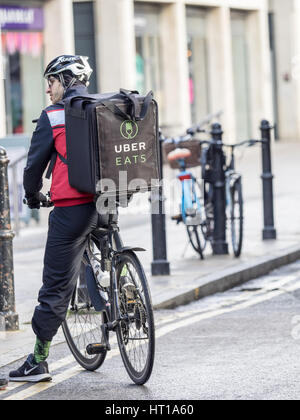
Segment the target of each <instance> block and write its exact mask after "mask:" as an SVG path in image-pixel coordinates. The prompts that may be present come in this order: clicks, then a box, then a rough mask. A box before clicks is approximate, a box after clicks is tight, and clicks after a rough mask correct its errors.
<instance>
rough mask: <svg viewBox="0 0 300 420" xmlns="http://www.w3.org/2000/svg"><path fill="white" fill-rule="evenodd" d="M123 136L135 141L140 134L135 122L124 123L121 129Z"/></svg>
mask: <svg viewBox="0 0 300 420" xmlns="http://www.w3.org/2000/svg"><path fill="white" fill-rule="evenodd" d="M120 132H121V136H122V137H124V139H126V140H131V139H134V138H135V137H136V135H137V133H138V132H139V127H138V125H137V123H136V122H134V121H130V120H127V121H124V122H123V123H122V124H121V127H120Z"/></svg>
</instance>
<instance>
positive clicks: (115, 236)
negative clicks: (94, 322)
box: [89, 216, 145, 331]
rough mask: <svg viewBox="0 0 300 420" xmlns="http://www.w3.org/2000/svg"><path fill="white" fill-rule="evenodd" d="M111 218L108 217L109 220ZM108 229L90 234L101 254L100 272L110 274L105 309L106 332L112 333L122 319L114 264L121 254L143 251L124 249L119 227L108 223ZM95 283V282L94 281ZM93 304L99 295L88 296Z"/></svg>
mask: <svg viewBox="0 0 300 420" xmlns="http://www.w3.org/2000/svg"><path fill="white" fill-rule="evenodd" d="M111 218H112V217H111V216H110V219H111ZM108 225H109V226H108V228H97V229H96V230H95V231H94V232H92V234H91V239H92V241H93V242H94V243H96V244H97V243H98V245H99V246H98V245H97V246H98V248H99V250H100V252H101V260H98V262H99V263H101V270H102V271H108V272H110V288H109V293H110V296H109V304H110V305H109V306H108V307H107V309H105V310H104V311H105V313H106V318H107V321H108V322H107V324H106V327H107V329H108V331H114V330H115V328H116V326H117V325H118V323H119V322H120V321H121V320H122V319H123V317H122V315H121V311H120V307H119V299H118V288H117V276H116V262H117V258H118V256H120V255H121V254H122V253H123V252H127V251H133V252H134V251H136V252H139V251H145V249H143V248H134V247H124V245H123V241H122V239H121V236H120V232H119V227H118V225H117V223H116V222H111V221H110V222H109V224H108ZM90 258H95V256H94V255H93V253H92V252H91V251H90V252H89V259H90ZM94 283H95V281H94ZM90 297H91V299H92V303H94V302H93V298H94V299H97V298H99V293H98V292H97V294H96V295H95V296H90Z"/></svg>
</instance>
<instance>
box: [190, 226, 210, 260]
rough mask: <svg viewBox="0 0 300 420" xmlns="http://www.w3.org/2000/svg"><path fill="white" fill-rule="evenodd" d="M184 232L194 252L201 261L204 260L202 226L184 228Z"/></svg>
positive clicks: (204, 240) (204, 244) (204, 241)
mask: <svg viewBox="0 0 300 420" xmlns="http://www.w3.org/2000/svg"><path fill="white" fill-rule="evenodd" d="M186 230H187V234H188V237H189V241H190V244H191V245H192V247H193V248H194V250H195V251H196V252H197V253H198V254H199V255H200V257H201V259H202V260H204V255H203V252H204V250H205V248H206V239H205V235H204V233H203V229H202V226H200V225H197V226H186Z"/></svg>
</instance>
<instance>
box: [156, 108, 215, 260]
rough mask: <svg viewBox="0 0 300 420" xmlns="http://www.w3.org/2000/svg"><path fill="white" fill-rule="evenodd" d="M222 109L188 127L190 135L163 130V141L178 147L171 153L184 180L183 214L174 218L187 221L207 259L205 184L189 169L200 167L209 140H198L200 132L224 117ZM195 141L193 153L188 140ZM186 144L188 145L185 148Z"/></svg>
mask: <svg viewBox="0 0 300 420" xmlns="http://www.w3.org/2000/svg"><path fill="white" fill-rule="evenodd" d="M221 114H222V111H220V112H218V113H216V114H210V115H208V116H207V117H206V118H205V119H204V120H203V121H202V122H201V123H200V124H196V125H195V126H193V127H191V128H190V129H188V130H187V134H185V135H184V136H179V137H172V138H165V137H164V136H163V135H162V133H161V132H160V141H161V143H164V144H166V145H167V144H171V145H174V146H175V150H173V151H171V152H169V153H168V154H167V159H168V161H169V163H171V164H172V163H174V162H177V165H178V168H179V174H178V175H177V178H178V179H179V180H180V181H181V205H180V208H181V213H180V214H179V215H176V216H173V217H172V220H175V221H176V222H177V223H178V224H179V223H181V222H183V223H184V224H185V225H186V230H187V234H188V238H189V242H190V243H191V245H192V247H193V249H194V250H195V251H196V252H197V253H198V254H199V255H200V258H201V259H202V260H203V259H204V255H203V252H204V250H205V247H206V242H207V238H208V236H209V233H208V231H207V226H208V225H207V224H206V223H205V222H204V221H205V214H204V202H203V194H202V193H201V185H200V183H199V182H198V181H197V179H196V177H195V176H194V175H193V173H192V172H190V171H187V166H189V167H191V166H200V163H201V162H200V159H199V156H198V155H199V150H200V146H201V145H202V144H204V143H205V142H203V141H200V140H197V139H194V136H195V134H196V133H205V132H206V131H205V130H203V127H204V126H205V125H207V124H208V123H209V122H210V121H211V120H212V119H214V118H216V119H218V118H220V116H221ZM189 141H191V142H194V145H195V147H194V150H193V153H192V152H191V150H190V149H191V147H193V146H192V144H189V145H188V146H189V148H186V147H184V146H187V143H188V142H189ZM182 145H184V146H183V147H182ZM193 154H194V155H195V156H194V158H193V160H194V163H191V162H190V164H189V165H188V164H187V159H188V158H191V157H192V155H193Z"/></svg>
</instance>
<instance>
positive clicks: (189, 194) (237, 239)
mask: <svg viewBox="0 0 300 420" xmlns="http://www.w3.org/2000/svg"><path fill="white" fill-rule="evenodd" d="M217 115H218V114H217ZM206 123H207V119H205V120H204V124H206ZM204 124H203V122H202V123H200V124H199V125H196V126H193V127H191V128H189V129H188V130H187V134H186V135H184V136H180V137H177V138H169V139H165V138H162V141H163V142H165V143H168V142H169V143H172V144H175V145H176V146H177V149H175V151H173V152H171V153H170V154H168V160H169V161H170V162H173V161H177V162H178V164H179V167H180V173H179V175H178V178H179V179H180V181H181V182H182V205H181V214H180V215H178V216H174V217H172V219H173V220H176V221H177V223H180V222H183V223H185V224H186V226H187V232H188V236H189V241H190V243H191V245H192V247H193V248H194V250H195V251H196V252H198V253H199V254H200V257H201V259H204V255H203V252H204V250H205V248H206V244H207V242H210V243H211V244H212V242H213V240H214V237H213V235H214V192H213V184H214V168H213V152H214V151H213V148H214V146H215V144H216V143H215V142H214V140H197V139H195V138H194V137H195V135H196V133H208V131H207V130H204V129H203V128H202V127H203V125H204ZM191 139H193V141H195V142H197V143H198V145H199V147H200V146H207V147H206V148H204V149H203V150H202V154H201V166H202V180H203V184H202V188H201V185H200V183H199V182H198V181H197V179H196V178H195V176H194V175H193V174H192V173H191V172H187V171H186V159H187V158H188V157H190V156H191V151H190V150H188V149H186V148H184V144H186V142H188V141H189V140H191ZM256 143H260V141H259V140H246V141H243V142H241V143H237V144H224V143H222V147H227V148H231V157H230V162H229V164H226V157H225V155H224V173H225V192H226V220H227V221H229V222H230V230H231V243H232V249H233V253H234V256H235V257H237V258H238V257H239V256H240V255H241V251H242V243H243V226H244V211H243V206H244V204H243V193H242V177H241V175H240V174H239V173H237V172H236V170H235V156H234V151H235V149H236V148H237V147H241V146H243V145H248V146H249V147H251V146H253V145H254V144H256ZM199 164H200V163H199ZM201 189H202V191H201ZM189 209H192V210H189Z"/></svg>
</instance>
